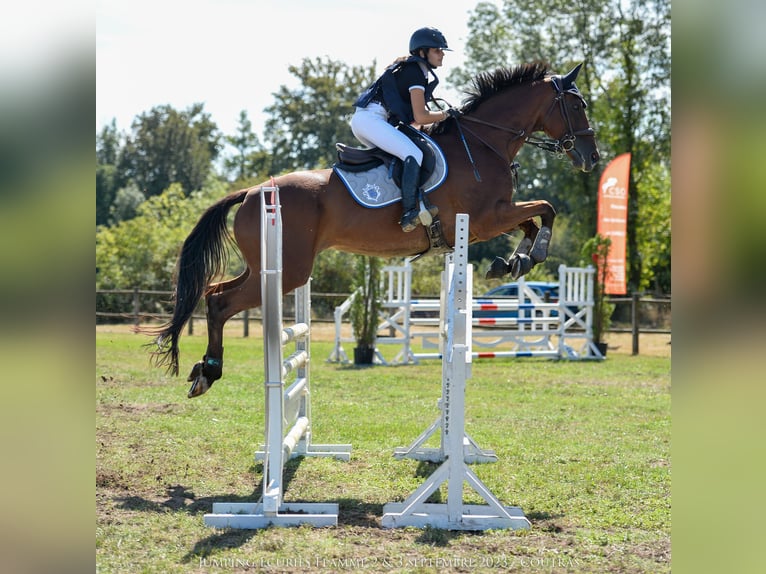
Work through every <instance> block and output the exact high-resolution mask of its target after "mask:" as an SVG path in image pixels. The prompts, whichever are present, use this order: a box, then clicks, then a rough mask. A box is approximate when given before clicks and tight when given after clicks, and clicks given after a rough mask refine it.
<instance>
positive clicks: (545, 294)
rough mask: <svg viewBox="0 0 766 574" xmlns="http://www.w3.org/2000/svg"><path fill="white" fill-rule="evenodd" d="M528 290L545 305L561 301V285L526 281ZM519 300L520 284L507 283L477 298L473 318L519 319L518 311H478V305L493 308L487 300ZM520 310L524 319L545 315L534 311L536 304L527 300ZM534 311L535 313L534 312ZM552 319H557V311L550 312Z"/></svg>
mask: <svg viewBox="0 0 766 574" xmlns="http://www.w3.org/2000/svg"><path fill="white" fill-rule="evenodd" d="M525 284H526V286H527V289H529V290H531V291H532V292H533V293H535V295H537V296H538V297H539V298H540V300H541V301H542V302H543V303H558V301H559V284H558V283H547V282H545V281H525ZM518 298H519V284H518V283H516V282H513V283H505V284H503V285H499V286H497V287H495V288H494V289H490V290H489V291H487V292H486V293H484V295H482V296H481V297H475V298H474V300H473V302H474V311H473V316H474V317H478V318H483V317H518V316H519V314H518V311H517V310H516V309H506V310H500V309H486V310H485V309H477V306H478V305H486V306H487V307H491V304H490V303H489V301H487V299H518ZM520 309H521V311H522V314H521V316H522V317H534V316H537V317H540V316H542V315H544V314H545V312H544V311H542V310H539V309H538V310H534V304H532V303H530V301H529V299H527V300H526V301H525V302H524V303H522V304H521V306H520ZM532 311H534V313H533V312H532ZM548 316H550V317H557V316H558V311H557V310H556V309H552V310H550V315H548Z"/></svg>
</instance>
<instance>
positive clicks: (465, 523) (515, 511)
mask: <svg viewBox="0 0 766 574" xmlns="http://www.w3.org/2000/svg"><path fill="white" fill-rule="evenodd" d="M455 228H456V229H455V252H454V253H453V254H452V255H450V256H447V258H446V264H445V271H444V275H443V276H442V293H441V296H442V302H443V304H442V309H443V311H442V312H443V313H444V312H445V311H446V319H445V320H444V321H442V323H443V324H444V325H445V328H444V330H443V332H442V333H441V336H442V338H443V340H444V346H443V349H442V398H441V401H440V403H441V404H440V407H441V409H442V416H441V419H440V424H441V430H442V448H443V450H444V455H445V456H446V460H444V462H442V464H441V465H440V466H439V468H437V469H436V471H434V473H433V474H432V475H431V476H429V477H428V478H427V479H426V481H425V482H424V483H423V484H422V485H421V486H420V487H418V488H417V489H416V490H415V492H413V493H412V494H411V495H410V496H409V498H407V500H405V501H404V502H399V503H395V502H391V503H388V504H386V505H385V506H384V507H383V519H382V524H383V526H384V527H385V528H396V527H404V526H415V527H419V528H424V527H427V526H428V527H433V528H439V529H443V530H488V529H500V528H512V529H526V528H529V527H530V526H531V525H530V522H529V520H527V518H526V516H524V512H523V511H522V510H521V508H518V507H509V506H503V505H502V503H501V502H500V501H499V500H498V499H497V498H496V497H495V496H494V495H493V494H492V493H491V492H490V490H489V489H488V488H487V487H486V486H485V485H484V483H482V482H481V480H480V479H479V477H478V476H476V474H474V472H473V471H472V470H471V469H470V468H469V467H468V465H467V464H466V460H465V459H466V452H467V451H466V438H467V437H466V434H465V386H466V380H468V379H469V378H470V376H471V315H472V306H471V285H472V273H473V269H472V266H471V265H469V264H468V262H467V260H468V216H467V215H464V214H458V215H457V217H456V225H455ZM436 424H439V421H437V423H435V424H434V425H432V427H431V428H430V429H429V430H431V429H434V428H435V426H436ZM429 430H427V431H426V433H428V432H429ZM426 433H424V435H425V434H426ZM424 435H421V438H422V437H423V436H424ZM417 442H418V441H417V440H416V443H417ZM421 442H422V441H421ZM469 446H470V445H469ZM474 446H475V445H474ZM469 450H470V448H469ZM479 450H480V449H479ZM445 482H446V483H447V502H446V503H440V504H431V503H427V502H426V500H427V499H428V497H429V496H430V495H431V494H432V493H433V492H435V491H436V490H437V489H438V488H439V487H440V486H441V485H442V484H444V483H445ZM464 482H467V483H468V484H469V485H470V486H471V487H472V488H473V489H474V490H475V491H476V492H477V493H478V494H479V495H480V496H481V497H482V498H483V499H484V500H485V501H486V502H487V504H464V503H463V483H464Z"/></svg>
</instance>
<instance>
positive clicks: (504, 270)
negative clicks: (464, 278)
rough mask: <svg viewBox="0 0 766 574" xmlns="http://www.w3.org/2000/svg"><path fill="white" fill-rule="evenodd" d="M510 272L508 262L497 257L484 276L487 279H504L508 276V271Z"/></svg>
mask: <svg viewBox="0 0 766 574" xmlns="http://www.w3.org/2000/svg"><path fill="white" fill-rule="evenodd" d="M509 270H510V267H509V265H508V262H507V261H506V260H505V259H503V258H502V257H499V256H498V257H495V259H494V261H492V263H491V265H490V266H489V269H487V272H486V273H485V274H484V278H485V279H502V278H503V277H505V276H506V275H508V271H509Z"/></svg>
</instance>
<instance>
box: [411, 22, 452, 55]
mask: <svg viewBox="0 0 766 574" xmlns="http://www.w3.org/2000/svg"><path fill="white" fill-rule="evenodd" d="M421 48H441V49H442V50H449V48H448V47H447V39H446V38H445V37H444V34H442V33H441V32H439V30H437V29H436V28H420V29H418V30H415V32H413V34H412V36H411V37H410V54H414V53H415V52H417V51H418V50H420V49H421ZM450 51H451V50H450Z"/></svg>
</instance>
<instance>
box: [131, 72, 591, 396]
mask: <svg viewBox="0 0 766 574" xmlns="http://www.w3.org/2000/svg"><path fill="white" fill-rule="evenodd" d="M581 66H582V64H580V65H578V66H577V67H575V68H574V69H573V70H571V71H570V72H569V73H568V74H566V75H553V74H551V73H550V71H549V70H548V64H547V63H545V62H533V63H528V64H523V65H519V66H516V67H514V68H499V69H497V70H495V71H494V72H487V73H482V74H479V75H477V76H476V77H474V78H473V80H472V83H471V87H470V88H469V89H468V90H467V91H466V96H467V97H466V98H465V99H464V100H463V105H462V106H461V108H460V112H461V114H460V115H459V116H458V117H457V118H455V117H450V118H448V119H446V120H444V121H442V122H439V123H438V124H434V125H432V126H430V127H428V128H426V129H425V130H424V131H425V132H426V133H427V134H428V135H429V136H430V137H431V138H432V139H433V140H434V141H435V142H436V143H437V144H438V145H439V147H440V148H441V150H442V152H443V153H444V157H445V158H446V160H447V163H448V165H449V173H448V175H447V177H446V179H445V180H444V182H443V184H442V185H441V186H440V187H438V188H437V189H435V190H433V191H432V192H431V193H430V194H429V198H430V200H431V201H432V203H433V204H435V205H436V206H438V208H439V217H440V218H442V221H443V227H442V232H443V239H444V241H446V243H447V244H448V246H450V245H454V237H455V229H454V226H455V223H454V222H455V214H456V213H467V214H468V215H469V216H470V221H471V226H470V236H469V237H470V243H476V242H481V241H486V240H489V239H492V238H494V237H497V236H498V235H501V234H504V233H508V232H511V231H513V230H515V229H518V228H521V229H522V230H523V231H524V238H523V239H522V241H521V242H520V243H519V245H518V246H517V248H516V251H515V252H514V254H513V255H512V256H511V258H510V259H509V260H507V261H506V260H505V259H502V258H499V257H498V258H496V259H495V262H494V263H493V264H492V267H491V268H490V271H489V272H488V276H492V277H502V276H503V275H504V274H506V273H511V275H512V276H514V277H518V276H519V275H522V274H524V273H526V272H528V271H529V270H530V269H531V267H532V265H534V264H535V263H539V262H541V261H543V260H544V259H545V257H546V256H547V251H548V242H549V240H550V237H551V230H552V228H553V220H554V217H555V211H554V209H553V207H552V206H551V205H550V203H548V202H547V201H542V200H539V201H523V202H518V203H515V202H514V201H513V192H514V176H515V173H516V170H515V165H513V164H512V162H513V159H514V157H515V156H516V154H517V153H518V151H519V150H520V149H521V146H522V145H523V144H525V143H527V144H532V145H536V146H538V147H541V148H543V149H546V150H548V151H551V152H555V153H559V154H566V156H568V158H569V159H570V161H571V163H572V165H573V166H574V167H575V168H577V169H580V170H582V171H584V172H588V171H591V170H592V169H593V167H594V166H595V164H596V163H597V162H598V160H599V153H598V147H597V145H596V140H595V135H594V132H593V130H592V129H591V128H590V125H589V123H588V118H587V117H586V114H585V107H586V103H585V100H584V99H583V97H582V95H581V94H580V92H579V91H578V90H577V87H576V86H575V84H574V80H575V78H576V76H577V74H578V72H579V70H580V67H581ZM535 132H543V133H544V134H545V135H546V136H547V138H540V137H536V136H533V135H532V134H534V133H535ZM466 134H467V136H468V137H466ZM469 142H470V145H469ZM264 185H267V184H264ZM270 185H272V186H273V185H276V186H278V187H279V190H280V193H279V194H280V198H281V202H282V209H281V212H282V218H283V230H284V238H283V253H284V263H283V271H282V274H283V275H282V285H283V290H284V293H288V292H290V291H292V290H293V289H295V288H296V287H299V286H301V285H303V284H304V283H306V281H308V279H309V277H310V275H311V272H312V268H313V264H314V258H315V257H316V256H317V254H318V253H319V252H321V251H323V250H325V249H337V250H341V251H346V252H349V253H356V254H362V255H373V256H380V257H406V256H413V255H418V254H424V253H426V252H427V251H428V250H429V247H430V246H431V241H430V239H429V233H428V231H427V230H426V228H425V227H423V228H419V229H416V230H414V231H412V232H410V233H404V232H402V230H401V228H400V226H399V218H400V216H401V206H400V205H398V204H393V205H390V206H386V207H381V208H378V209H369V208H365V207H363V206H361V205H359V204H358V203H357V202H356V201H355V200H354V199H353V198H352V197H351V195H350V194H349V192H348V191H347V190H346V188H345V186H344V185H343V183H342V182H341V181H340V179H339V178H338V176H337V175H336V174H335V173H334V171H333V170H332V169H317V170H311V171H298V172H294V173H288V174H286V175H281V176H278V177H275V178H273V179H272V181H271V183H270ZM261 187H262V186H256V187H251V188H248V189H242V190H239V191H235V192H232V193H230V194H229V195H227V196H225V197H223V198H222V199H220V200H219V201H217V202H216V203H215V204H213V205H212V206H210V207H209V208H208V209H207V210H206V211H205V212H204V213H203V215H202V216H201V218H200V219H199V221H198V222H197V224H196V225H195V226H194V228H193V229H192V231H191V233H190V234H189V236H188V237H187V238H186V240H185V241H184V244H183V247H182V249H181V253H180V256H179V259H178V262H177V268H176V279H175V282H176V285H175V292H174V300H175V307H174V311H173V316H172V319H171V320H170V321H169V322H168V323H167V324H165V325H163V326H161V327H159V328H155V329H153V330H152V329H146V330H144V332H145V333H149V334H151V335H153V336H154V337H155V341H154V343H155V344H156V345H157V347H156V348H155V350H154V355H153V358H154V362H155V364H156V365H158V366H163V365H164V366H166V367H167V368H168V370H169V371H170V372H171V373H172V374H173V375H177V374H178V358H179V348H178V339H179V336H180V333H181V331H182V329H183V327H184V325H185V324H186V322H187V321H188V320H189V318H190V317H191V315H192V313H193V312H194V309H195V307H196V305H197V303H198V302H199V300H200V298H201V297H203V296H204V297H205V302H206V305H207V328H208V346H207V350H206V352H205V355H204V356H203V358H202V360H201V361H199V362H197V363H196V364H195V365H194V366H193V368H192V371H191V374H190V375H189V377H188V380H189V381H191V382H192V385H191V388H190V389H189V392H188V396H189V397H190V398H191V397H197V396H199V395H202V394H203V393H205V392H207V390H208V389H209V388H210V386H211V385H212V384H213V382H215V381H216V380H218V379H220V378H221V376H222V374H223V326H224V323H225V322H226V321H227V320H228V319H230V318H231V317H232V316H234V315H235V314H237V313H239V312H240V311H243V310H245V309H250V308H254V307H258V306H260V304H261V278H260V255H261V247H260V237H261V233H260V221H261V219H260V217H261V216H260V210H261V201H260V197H259V194H260V193H261ZM238 204H241V207H239V209H238V210H237V213H236V215H235V218H234V239H235V240H236V244H237V246H238V247H239V250H240V252H241V253H242V256H243V258H244V261H245V262H246V265H247V268H246V269H245V271H244V272H243V273H242V274H241V275H240V276H239V277H236V278H234V279H230V280H227V281H221V282H218V283H212V284H211V281H213V279H215V278H216V277H220V275H221V274H222V272H223V270H225V265H226V247H227V242H228V241H231V236H230V234H229V232H228V228H227V214H228V212H229V210H230V209H231V208H232V207H233V206H235V205H238ZM535 217H540V221H541V224H540V226H538V224H537V223H536V222H535V221H534V220H533V219H532V218H535ZM424 230H425V233H424ZM543 232H545V233H543Z"/></svg>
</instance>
